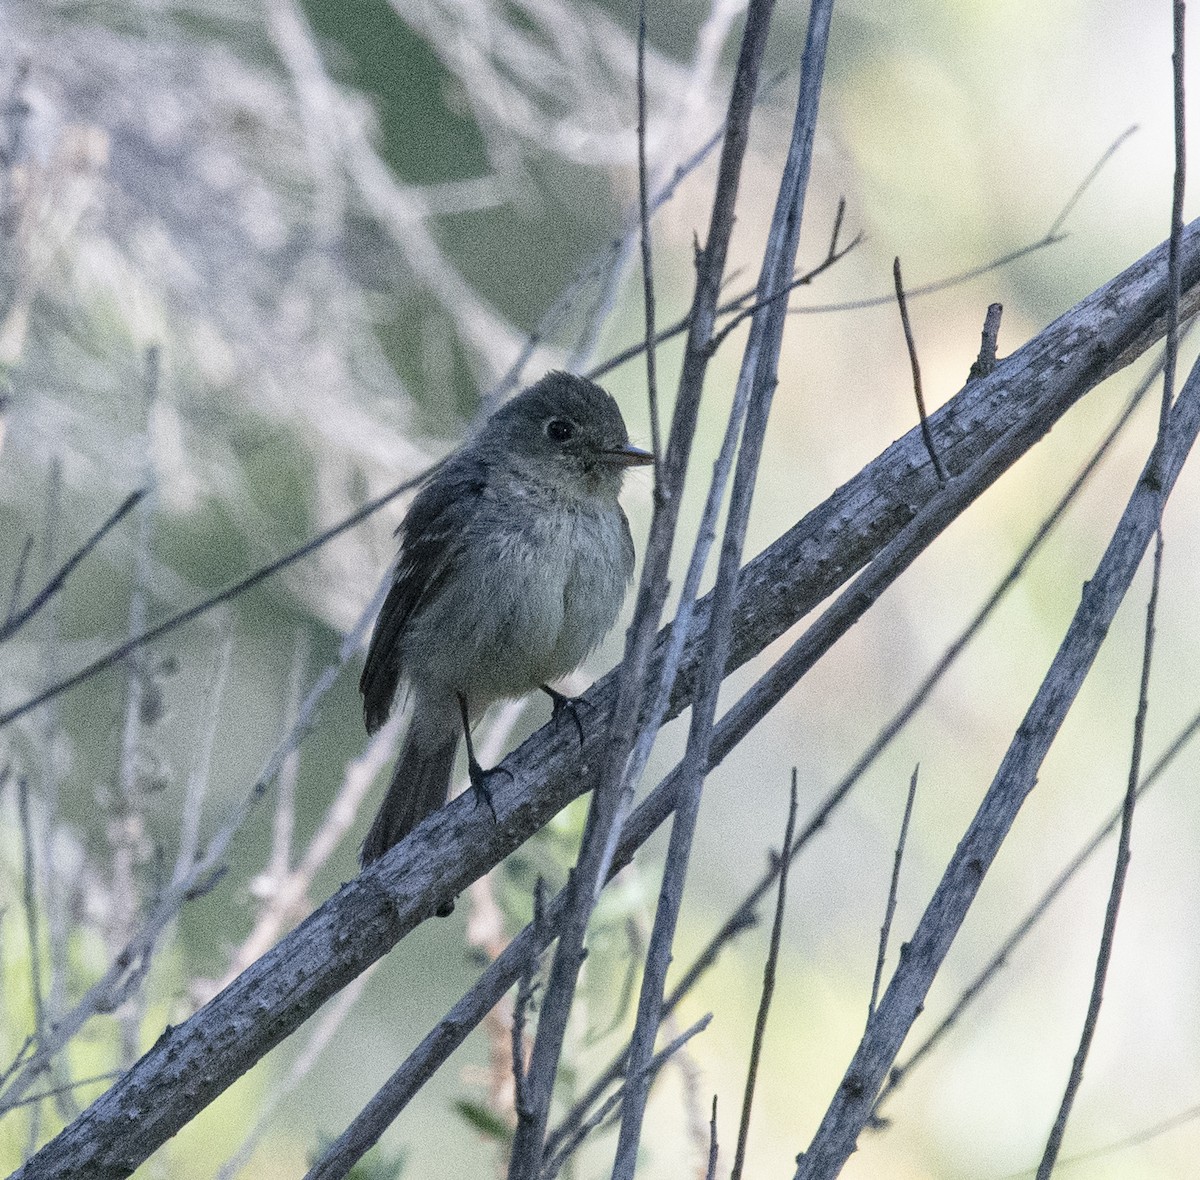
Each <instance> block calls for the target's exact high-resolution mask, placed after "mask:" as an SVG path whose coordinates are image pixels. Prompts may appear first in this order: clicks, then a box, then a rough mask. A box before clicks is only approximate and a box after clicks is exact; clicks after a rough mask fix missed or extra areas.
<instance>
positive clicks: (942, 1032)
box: [871, 713, 1200, 1128]
mask: <svg viewBox="0 0 1200 1180" xmlns="http://www.w3.org/2000/svg"><path fill="white" fill-rule="evenodd" d="M1198 733H1200V713H1196V714H1195V715H1194V716H1193V717H1192V719H1191V720H1190V721H1189V722H1188V723H1187V725H1185V726H1184V727H1183V728H1182V729H1181V730H1180V731H1179V732H1178V733H1177V734H1176V735H1175V737H1174V739H1173V740H1172V741H1171V743H1170V744H1169V745H1168V746H1167V748H1166V750H1164V751H1163V753H1162V754H1161V755H1160V756H1159V759H1158V761H1157V762H1156V763H1155V764H1154V766H1153V767H1152V768H1151V769H1150V772H1149V773H1148V774H1147V775H1146V777H1145V778H1144V779H1143V780H1142V782H1141V785H1140V786H1139V787H1138V799H1139V801H1140V800H1141V797H1142V796H1143V795H1144V794H1145V793H1146V792H1147V791H1148V790H1150V788H1151V787H1153V786H1154V785H1155V784H1156V783H1157V782H1158V781H1159V780H1160V779H1161V778H1162V776H1163V775H1164V774H1165V773H1166V771H1167V769H1168V768H1169V767H1170V766H1171V764H1172V763H1173V762H1174V761H1175V759H1176V757H1177V756H1178V755H1179V754H1180V753H1181V752H1182V751H1183V750H1184V749H1185V748H1186V747H1187V745H1188V743H1189V742H1191V740H1192V739H1193V738H1194V737H1195V736H1196V735H1197V734H1198ZM1123 813H1124V804H1122V805H1121V806H1119V807H1118V808H1117V809H1116V810H1115V811H1114V812H1113V813H1112V815H1110V816H1109V817H1108V820H1107V821H1106V822H1105V823H1103V824H1101V825H1100V827H1099V828H1097V829H1096V831H1095V832H1094V833H1093V834H1092V837H1091V839H1090V840H1088V841H1087V843H1086V844H1084V845H1083V847H1082V848H1080V849H1079V851H1078V852H1076V853H1075V855H1074V856H1073V857H1072V858H1071V859H1070V861H1068V862H1067V864H1066V866H1065V867H1064V868H1063V869H1062V871H1061V872H1060V873H1059V874H1058V876H1057V877H1055V878H1054V880H1053V881H1052V882H1051V883H1050V885H1049V886H1047V888H1046V889H1045V890H1044V891H1043V892H1042V895H1041V897H1039V898H1038V900H1037V901H1036V902H1035V903H1034V904H1033V905H1032V906H1031V907H1030V908H1029V910H1028V911H1027V912H1026V914H1025V916H1024V917H1023V918H1022V919H1021V921H1020V922H1018V923H1017V925H1016V926H1014V927H1013V929H1012V931H1011V933H1010V934H1009V935H1008V937H1007V938H1006V939H1005V940H1004V941H1003V942H1002V943H1001V944H1000V946H999V947H998V948H997V950H996V952H995V953H994V954H993V955H992V957H991V958H990V959H989V960H988V961H987V963H986V964H985V965H984V966H983V967H982V968H981V969H980V970H979V971H978V972H977V973H976V974H975V976H974V978H973V979H972V980H971V982H970V983H968V984H967V986H966V987H965V988H963V990H962V992H961V993H960V994H959V997H958V999H957V1000H956V1001H955V1002H954V1004H953V1006H952V1007H951V1008H950V1011H949V1012H947V1014H946V1015H945V1016H944V1017H942V1019H941V1020H940V1021H939V1022H938V1024H937V1026H936V1027H935V1028H934V1029H933V1030H932V1031H931V1032H930V1033H929V1034H928V1035H927V1036H926V1037H925V1039H924V1040H923V1041H921V1043H920V1044H919V1045H918V1046H917V1047H916V1048H915V1049H914V1050H913V1051H912V1053H911V1054H910V1055H909V1056H908V1057H907V1058H906V1059H905V1060H904V1061H903V1062H901V1064H899V1065H897V1066H896V1067H895V1068H894V1069H893V1070H892V1071H891V1072H890V1073H889V1074H888V1080H887V1082H886V1083H885V1085H884V1087H883V1089H882V1090H881V1091H880V1093H879V1098H878V1099H877V1101H876V1103H875V1111H874V1112H873V1114H872V1123H871V1126H872V1127H873V1128H874V1127H882V1126H886V1125H887V1119H886V1118H884V1117H883V1116H882V1115H881V1114H880V1108H881V1107H882V1106H883V1103H884V1102H885V1101H886V1100H887V1099H888V1098H889V1097H890V1096H891V1095H892V1094H893V1093H894V1092H895V1091H896V1090H898V1089H899V1088H900V1086H901V1085H902V1084H903V1083H904V1081H905V1080H906V1079H907V1078H908V1077H909V1075H910V1074H911V1073H912V1071H913V1070H914V1069H915V1068H916V1067H917V1066H918V1065H919V1064H920V1063H921V1062H922V1061H923V1060H924V1059H925V1058H926V1057H927V1056H928V1055H929V1054H930V1053H932V1052H933V1050H934V1049H936V1048H937V1046H938V1045H939V1044H941V1042H942V1041H943V1040H944V1039H945V1037H946V1036H947V1035H948V1034H949V1033H950V1032H951V1031H952V1029H953V1028H954V1026H955V1025H956V1024H957V1023H958V1022H959V1020H961V1018H962V1016H963V1014H964V1013H965V1012H966V1011H967V1009H968V1008H970V1006H971V1005H972V1004H973V1003H974V1002H975V1000H976V999H977V998H978V997H979V996H980V995H981V994H982V992H983V990H984V989H985V988H986V987H987V985H988V984H989V983H990V982H991V981H992V980H993V979H994V978H995V977H996V976H997V975H998V974H999V973H1000V971H1001V970H1002V969H1003V968H1004V967H1005V965H1006V964H1007V963H1008V961H1009V959H1010V958H1011V957H1012V954H1013V952H1014V951H1015V950H1016V949H1017V947H1019V946H1020V945H1021V943H1022V942H1024V940H1025V938H1026V937H1027V936H1028V935H1029V934H1030V933H1031V932H1032V931H1033V930H1034V929H1035V928H1036V926H1037V924H1038V923H1039V922H1040V921H1041V920H1042V918H1043V917H1044V916H1045V915H1046V913H1047V912H1048V911H1049V910H1050V907H1051V906H1052V905H1053V903H1054V902H1055V901H1056V900H1057V899H1058V898H1059V897H1061V896H1062V893H1063V891H1064V890H1065V889H1066V887H1067V886H1068V885H1069V884H1070V883H1071V882H1072V881H1073V880H1074V879H1075V878H1076V876H1078V874H1079V871H1080V869H1082V868H1083V866H1084V865H1085V864H1087V862H1088V861H1089V860H1091V858H1092V856H1094V855H1095V853H1096V852H1097V851H1098V850H1099V849H1100V848H1101V847H1103V845H1104V842H1105V841H1106V840H1107V839H1108V837H1109V836H1111V835H1112V834H1113V832H1115V831H1116V830H1117V828H1118V827H1120V824H1121V816H1122V814H1123Z"/></svg>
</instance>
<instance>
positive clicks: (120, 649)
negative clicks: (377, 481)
mask: <svg viewBox="0 0 1200 1180" xmlns="http://www.w3.org/2000/svg"><path fill="white" fill-rule="evenodd" d="M435 466H436V465H435ZM433 470H434V468H433V467H431V468H429V470H428V471H424V472H422V473H421V474H420V475H418V476H415V477H414V478H413V479H407V480H405V481H404V482H403V483H402V484H399V485H397V486H396V487H394V488H392V489H391V491H388V492H384V494H383V495H382V496H376V498H375V499H374V500H369V501H368V502H367V503H366V504H364V505H363V507H362V508H359V509H358V510H357V511H355V512H352V513H350V515H349V516H346V517H343V518H342V519H341V520H340V521H338V523H337V524H335V525H333V526H332V527H331V528H328V529H326V530H325V531H324V532H323V533H318V534H317V536H315V537H313V538H312V540H310V541H306V542H305V543H304V544H303V545H301V546H300V547H299V548H298V549H293V550H292V551H291V552H290V553H286V554H284V556H283V557H280V558H279V559H278V560H276V561H272V562H270V563H269V564H268V565H265V566H261V567H260V568H259V569H257V570H255V571H254V572H253V573H252V574H248V575H247V576H246V577H244V578H242V579H241V580H240V581H237V582H234V583H233V585H231V586H227V587H226V588H225V589H224V590H221V591H218V592H217V593H216V594H214V595H212V596H211V597H209V598H206V599H204V601H203V602H198V603H196V605H195V606H189V607H188V608H187V609H186V610H182V611H179V612H178V613H177V614H174V615H172V616H171V617H170V618H169V619H165V620H163V622H161V623H157V624H156V625H155V626H153V627H150V628H148V629H147V630H145V631H143V632H142V633H141V634H140V635H135V636H134V637H133V638H132V639H129V640H127V641H126V642H124V643H121V644H118V646H116V647H114V648H113V649H112V650H111V651H109V652H107V653H106V654H105V655H103V656H101V657H100V658H99V659H97V660H93V661H92V662H91V663H90V664H88V665H87V666H86V667H84V668H81V669H80V670H79V671H78V672H76V673H74V674H73V675H71V676H68V677H66V678H65V679H63V680H60V681H58V682H57V683H56V684H52V685H51V686H50V687H49V688H47V689H45V690H44V691H42V692H40V693H38V694H37V695H36V696H33V697H30V698H29V699H28V700H26V701H24V702H23V703H22V704H20V705H17V706H16V707H15V708H12V709H8V710H7V711H6V712H4V713H0V729H3V728H4V727H5V726H6V725H10V724H11V723H12V722H14V721H16V719H17V718H18V717H24V716H25V714H26V713H28V712H30V711H31V710H32V709H36V708H37V707H38V706H39V705H44V704H45V703H46V702H47V701H49V700H53V699H54V698H55V697H57V696H60V695H61V694H62V693H64V692H66V691H67V690H68V689H72V688H74V687H75V686H76V685H78V684H82V683H83V682H84V681H85V680H90V679H91V678H92V677H93V676H95V675H96V673H97V672H102V671H104V669H105V668H110V667H112V665H113V664H117V663H120V662H121V660H123V659H125V658H126V657H127V656H129V655H131V654H132V653H133V652H135V651H138V650H139V649H140V648H142V647H145V646H146V645H147V644H149V643H153V642H154V641H155V640H156V639H161V638H162V637H163V636H164V635H167V634H168V633H170V632H171V631H175V630H177V629H178V628H180V627H182V626H183V625H184V624H185V623H190V622H191V621H192V620H193V619H195V618H198V617H199V616H200V615H203V614H206V613H207V612H208V611H210V610H212V609H213V608H214V607H216V606H220V605H221V603H223V602H229V601H230V599H233V598H236V597H237V596H238V595H239V594H244V593H245V592H246V591H247V590H250V589H253V587H255V586H257V585H258V584H259V583H260V582H263V581H265V580H266V579H267V578H269V577H271V575H272V574H277V573H278V572H279V571H280V570H282V569H286V568H287V567H288V566H290V565H295V564H296V562H298V561H300V560H302V559H303V558H305V557H307V556H308V555H309V554H310V553H313V552H314V551H315V550H317V549H320V548H321V547H322V546H323V545H327V544H328V543H329V542H330V541H332V540H333V539H334V538H335V537H339V536H341V535H342V533H344V532H347V531H348V530H350V529H352V528H354V527H355V525H358V524H361V523H362V522H363V521H364V520H366V519H367V517H368V516H372V515H374V514H375V513H376V512H378V511H379V510H380V509H381V508H383V507H384V506H385V505H387V504H390V503H391V502H392V501H393V500H394V499H396V497H397V496H401V495H403V494H404V493H405V492H407V491H409V490H411V489H412V488H414V487H416V486H417V485H418V484H419V483H422V482H423V481H424V480H425V479H427V478H428V477H429V475H430V474H432V472H433Z"/></svg>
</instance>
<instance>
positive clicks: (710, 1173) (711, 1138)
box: [704, 1094, 720, 1180]
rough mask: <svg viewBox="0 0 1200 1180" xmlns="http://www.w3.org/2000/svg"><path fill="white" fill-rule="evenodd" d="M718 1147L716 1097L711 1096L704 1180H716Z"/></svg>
mask: <svg viewBox="0 0 1200 1180" xmlns="http://www.w3.org/2000/svg"><path fill="white" fill-rule="evenodd" d="M719 1154H720V1147H719V1145H718V1143H717V1096H716V1095H715V1094H714V1095H713V1100H712V1118H710V1119H709V1120H708V1167H707V1168H706V1169H705V1172H704V1180H716V1176H717V1156H718V1155H719Z"/></svg>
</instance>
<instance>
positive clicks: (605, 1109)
mask: <svg viewBox="0 0 1200 1180" xmlns="http://www.w3.org/2000/svg"><path fill="white" fill-rule="evenodd" d="M711 1020H712V1013H711V1012H709V1013H708V1014H707V1015H705V1016H702V1017H700V1019H699V1020H697V1021H696V1023H695V1024H693V1025H692V1026H691V1027H690V1028H688V1029H686V1030H685V1031H684V1032H681V1033H680V1034H679V1036H677V1037H676V1038H675V1039H674V1040H673V1041H671V1042H670V1044H668V1045H665V1046H664V1047H663V1048H662V1049H660V1050H659V1051H658V1052H657V1053H655V1054H654V1056H653V1057H652V1058H650V1060H649V1061H648V1062H647V1063H646V1073H647V1075H648V1077H647V1084H648V1085H650V1084H653V1082H654V1079H655V1078H656V1077H658V1074H659V1072H660V1071H661V1069H662V1067H663V1066H664V1065H666V1063H667V1062H668V1061H670V1060H671V1058H672V1057H674V1056H675V1054H676V1053H678V1052H679V1051H680V1050H681V1049H682V1048H683V1047H684V1045H686V1044H687V1043H688V1041H690V1040H691V1039H692V1038H693V1037H694V1036H696V1035H697V1034H698V1033H702V1032H703V1031H704V1030H705V1029H706V1028H708V1025H709V1022H710V1021H711ZM627 1085H628V1083H627ZM625 1093H626V1091H625V1089H620V1090H617V1091H616V1092H615V1093H614V1094H612V1095H610V1096H609V1098H608V1099H607V1101H605V1102H604V1104H603V1105H602V1106H601V1107H600V1108H599V1109H598V1110H597V1111H596V1113H595V1114H593V1115H592V1117H591V1118H590V1119H588V1120H587V1121H586V1122H584V1123H582V1124H580V1126H579V1128H578V1129H577V1130H576V1131H575V1133H574V1135H572V1136H571V1137H570V1138H569V1139H568V1140H567V1141H566V1142H565V1143H564V1144H563V1146H562V1147H561V1149H560V1150H559V1151H558V1153H557V1154H556V1155H555V1156H554V1157H553V1158H552V1159H550V1160H548V1161H547V1162H546V1164H545V1165H544V1166H543V1168H542V1172H541V1175H540V1176H539V1180H554V1177H555V1176H557V1175H558V1173H559V1172H560V1171H561V1170H562V1166H563V1164H565V1163H566V1162H567V1160H568V1159H570V1158H571V1156H572V1155H574V1154H575V1152H576V1151H577V1150H578V1149H579V1145H580V1144H581V1143H582V1142H583V1141H584V1140H585V1139H586V1138H587V1137H588V1136H589V1135H590V1134H591V1133H592V1132H593V1131H594V1130H596V1129H597V1128H598V1127H600V1126H602V1125H603V1124H604V1122H605V1120H606V1119H608V1118H609V1116H610V1115H612V1114H613V1113H614V1112H615V1111H616V1110H617V1108H618V1106H620V1105H622V1104H623V1102H624V1100H625ZM305 1180H309V1178H308V1177H305ZM313 1180H315V1178H313Z"/></svg>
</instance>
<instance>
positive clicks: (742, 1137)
mask: <svg viewBox="0 0 1200 1180" xmlns="http://www.w3.org/2000/svg"><path fill="white" fill-rule="evenodd" d="M798 801H799V793H798V791H797V789H796V768H795V767H794V766H793V767H792V793H791V798H790V801H789V803H788V816H787V824H786V826H785V827H784V830H783V847H782V848H781V849H780V850H779V863H780V866H783V865H786V864H787V863H788V861H790V860H791V858H792V837H793V835H794V834H795V831H796V806H797V803H798ZM786 905H787V873H786V872H783V871H781V872H780V873H779V890H778V892H777V893H776V895H775V921H774V922H773V923H772V925H771V942H770V945H769V948H768V950H767V962H766V965H765V966H764V967H763V982H762V994H761V996H760V997H759V1001H758V1014H757V1015H756V1016H755V1018H754V1037H753V1040H752V1041H751V1044H750V1065H749V1067H748V1068H747V1070H746V1089H745V1092H744V1093H743V1095H742V1121H741V1123H740V1125H739V1126H738V1138H737V1151H736V1153H735V1154H734V1157H733V1171H732V1172H731V1173H730V1180H741V1176H742V1168H743V1167H744V1166H745V1163H746V1148H747V1146H748V1145H749V1142H750V1111H751V1108H752V1107H753V1106H754V1084H755V1081H756V1079H757V1077H758V1062H759V1058H760V1057H761V1056H762V1047H763V1039H764V1038H765V1036H766V1032H767V1015H768V1013H769V1012H770V1010H771V997H772V996H773V995H774V994H775V967H776V964H777V963H778V962H779V946H780V943H781V942H782V940H783V915H784V909H785V907H786ZM716 1117H717V1111H716V1100H715V1099H714V1100H713V1119H714V1122H715V1119H716ZM715 1135H716V1132H715V1130H714V1139H715Z"/></svg>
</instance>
